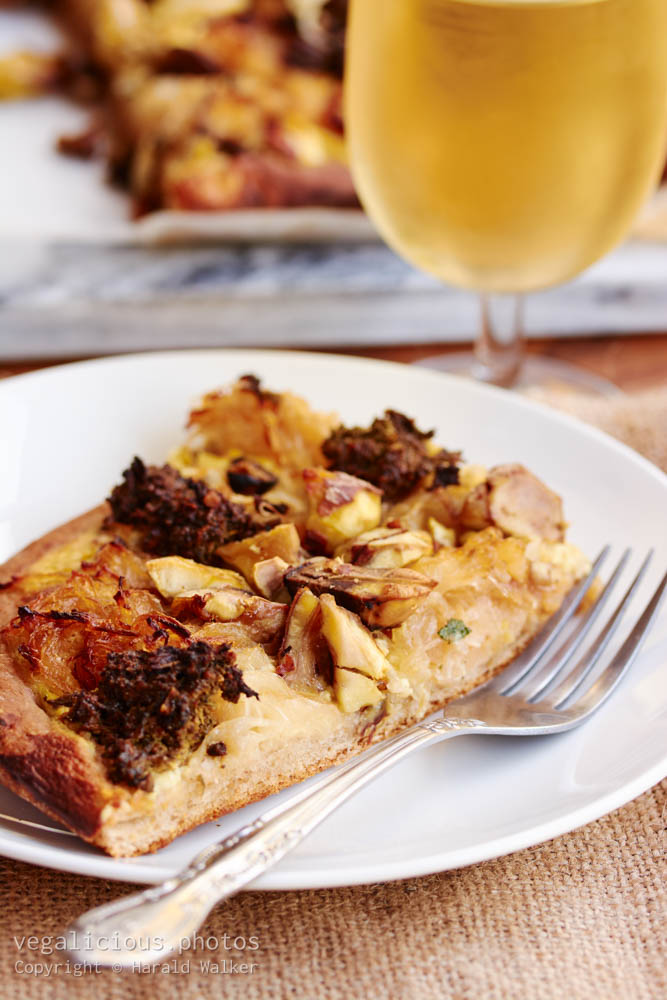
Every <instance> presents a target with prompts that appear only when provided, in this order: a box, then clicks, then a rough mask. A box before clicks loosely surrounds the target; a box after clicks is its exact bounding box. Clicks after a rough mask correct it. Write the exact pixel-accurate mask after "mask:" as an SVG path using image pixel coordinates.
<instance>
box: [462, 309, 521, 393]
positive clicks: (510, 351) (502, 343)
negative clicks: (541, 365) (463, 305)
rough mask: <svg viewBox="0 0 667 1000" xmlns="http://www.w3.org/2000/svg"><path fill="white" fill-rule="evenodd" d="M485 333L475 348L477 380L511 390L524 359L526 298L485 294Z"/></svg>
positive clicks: (482, 331) (483, 314)
mask: <svg viewBox="0 0 667 1000" xmlns="http://www.w3.org/2000/svg"><path fill="white" fill-rule="evenodd" d="M480 305H481V314H482V315H481V321H482V322H481V330H480V333H479V336H478V338H477V340H476V342H475V346H474V355H475V363H474V372H473V374H474V375H475V377H476V378H479V379H481V380H482V381H484V382H492V383H493V384H494V385H501V386H504V387H505V388H508V387H510V386H512V385H514V383H515V382H516V380H517V377H518V375H519V372H520V371H521V363H522V360H523V324H522V307H523V299H522V297H521V296H520V295H503V294H486V293H485V294H482V295H481V296H480Z"/></svg>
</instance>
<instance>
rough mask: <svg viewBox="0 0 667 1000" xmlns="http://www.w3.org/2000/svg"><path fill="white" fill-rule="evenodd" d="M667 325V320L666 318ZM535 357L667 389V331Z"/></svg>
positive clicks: (419, 354) (540, 344)
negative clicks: (563, 362) (666, 386)
mask: <svg viewBox="0 0 667 1000" xmlns="http://www.w3.org/2000/svg"><path fill="white" fill-rule="evenodd" d="M666 321H667V317H666ZM456 350H460V345H458V344H457V345H452V344H427V345H419V344H415V345H409V346H408V345H406V346H401V347H396V346H392V347H385V348H382V347H373V348H364V349H357V350H353V349H349V348H346V349H345V351H344V352H342V353H346V354H357V355H360V356H363V357H370V358H383V359H385V360H388V361H399V362H404V363H410V362H412V361H417V360H419V359H420V358H425V357H428V356H429V355H434V354H444V353H449V352H452V351H456ZM527 351H528V352H529V353H530V354H533V355H537V356H542V357H550V358H557V359H559V360H561V361H569V362H571V363H572V364H575V365H579V366H580V367H583V368H587V369H589V370H590V371H592V372H595V373H596V374H598V375H602V376H604V377H605V378H607V379H609V380H610V381H611V382H614V383H616V385H618V386H619V387H620V388H621V389H624V390H625V391H626V392H639V391H642V390H647V389H652V388H657V387H659V386H665V385H667V332H665V333H657V334H656V333H652V334H646V335H642V334H633V335H632V336H608V337H585V338H580V339H576V340H570V339H549V340H531V341H529V342H528V344H527ZM58 363H60V362H57V361H53V360H50V359H48V358H44V359H41V360H40V361H35V360H34V359H30V360H29V361H28V360H26V361H24V362H21V361H16V362H12V363H0V378H6V377H8V376H11V375H18V374H21V373H23V372H28V371H34V370H35V369H37V368H43V367H47V366H49V365H52V364H58Z"/></svg>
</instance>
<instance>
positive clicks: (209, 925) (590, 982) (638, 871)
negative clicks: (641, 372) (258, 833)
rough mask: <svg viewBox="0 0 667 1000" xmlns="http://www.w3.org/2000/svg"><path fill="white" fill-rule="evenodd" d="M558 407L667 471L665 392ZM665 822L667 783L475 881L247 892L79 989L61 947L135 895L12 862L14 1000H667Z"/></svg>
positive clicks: (5, 960) (4, 950) (5, 977)
mask: <svg viewBox="0 0 667 1000" xmlns="http://www.w3.org/2000/svg"><path fill="white" fill-rule="evenodd" d="M551 402H552V403H554V404H555V405H561V406H563V407H564V408H566V409H568V410H569V411H570V412H574V413H577V414H578V415H580V416H582V417H584V418H585V419H587V420H590V421H591V422H593V423H596V424H598V425H599V426H601V427H603V428H604V429H605V430H606V431H608V432H609V433H612V434H614V435H616V436H617V437H618V438H620V439H622V440H624V441H626V442H627V443H628V444H630V445H632V446H633V447H635V448H637V449H638V450H639V451H642V452H643V453H644V454H645V455H646V457H647V458H649V459H651V460H652V461H654V462H656V464H660V465H662V467H663V468H665V469H667V390H665V391H662V390H659V391H653V392H651V393H645V394H641V395H637V396H633V397H622V398H620V399H618V400H613V401H597V400H584V401H581V400H579V401H575V400H573V399H572V398H567V399H561V398H558V397H553V398H552V399H551ZM666 821H667V781H665V782H663V783H662V784H660V785H658V786H656V787H655V788H653V789H651V790H650V791H649V792H647V793H645V794H644V795H642V796H641V797H640V798H638V799H636V800H635V801H634V802H631V803H629V804H628V805H626V806H624V807H623V808H621V809H619V810H617V811H616V812H614V813H612V814H611V815H609V816H606V817H604V818H603V819H601V820H598V821H597V822H595V823H591V824H589V825H588V826H586V827H583V828H582V829H580V830H576V831H574V832H573V833H570V834H568V835H566V836H563V837H559V838H558V839H557V840H555V841H552V842H550V843H547V844H542V845H539V846H537V847H533V848H531V849H528V850H524V851H521V852H518V853H517V854H514V855H511V856H509V857H505V858H500V859H498V860H495V861H489V862H486V863H484V864H480V865H475V866H472V867H470V868H466V869H463V870H461V871H455V872H445V873H443V874H439V875H432V876H428V877H426V878H420V879H410V880H407V881H404V882H398V883H390V884H386V885H370V886H357V887H351V888H344V889H330V890H318V891H309V892H292V893H258V892H247V893H242V894H241V895H239V896H237V897H236V898H234V899H232V900H230V901H228V902H227V903H225V904H224V905H222V906H219V907H218V908H217V909H216V910H215V911H214V912H213V913H212V914H211V916H210V917H209V919H208V920H207V922H206V924H205V925H204V927H203V928H202V930H201V940H199V941H197V942H196V947H195V948H194V949H191V950H190V951H188V952H184V953H183V954H181V955H180V956H178V957H177V958H176V959H175V960H172V962H171V963H170V964H169V965H168V966H167V970H164V969H155V970H144V971H135V972H132V971H126V972H122V973H121V972H115V971H113V970H111V969H108V970H107V969H105V970H100V971H98V972H96V971H91V972H87V973H85V974H83V975H80V976H77V975H76V974H75V972H74V971H73V970H69V971H68V969H67V968H66V967H64V964H65V962H66V956H65V955H64V954H63V953H62V952H59V951H58V950H55V949H54V950H53V951H51V947H52V946H53V945H56V944H58V941H57V938H56V936H57V935H59V934H62V932H63V930H64V928H65V927H66V926H67V925H68V923H69V922H70V921H71V920H72V919H73V918H74V917H76V916H78V915H79V914H80V913H81V912H82V911H84V910H86V909H89V908H90V907H92V906H96V905H99V904H100V903H102V902H105V901H107V900H110V899H113V898H115V897H116V896H118V895H120V894H122V893H124V892H126V891H131V887H130V886H123V885H119V884H118V883H111V882H107V881H102V880H98V879H86V878H82V877H79V876H75V875H67V874H62V873H58V872H51V871H48V870H46V869H42V868H36V867H32V866H30V865H25V864H20V863H17V862H12V861H3V862H2V863H1V864H2V880H1V882H0V924H1V930H0V969H1V970H2V974H1V975H2V978H1V979H0V984H1V985H0V996H2V997H3V1000H33V998H40V1000H41V998H45V997H47V998H49V1000H61V998H62V1000H77V998H79V997H82V998H83V997H86V998H89V997H91V996H97V997H99V998H104V1000H107V998H108V1000H133V998H151V1000H152V998H154V997H157V996H158V995H163V996H169V997H173V998H181V997H196V998H202V1000H207V998H209V997H211V998H213V997H220V996H226V997H231V998H234V997H243V998H244V1000H273V998H276V1000H278V998H280V1000H283V998H304V1000H310V998H313V1000H320V998H323V1000H355V998H360V1000H361V998H363V1000H376V998H377V1000H384V998H387V1000H431V998H452V1000H467V998H471V1000H473V998H474V1000H487V998H488V1000H508V998H520V1000H541V998H545V1000H552V998H554V1000H556V998H567V1000H580V998H581V1000H657V998H661V997H667V965H666V963H665V954H667V931H666V928H667V888H666V885H665V883H666V881H667V880H666V879H665V876H666V875H667V866H666V865H665V853H664V847H665V826H666ZM32 935H34V940H31V936H32ZM49 936H53V937H54V940H53V941H49ZM45 951H46V952H47V954H45V953H44V952H45ZM57 963H61V966H60V968H59V969H58V968H57ZM207 963H208V964H207Z"/></svg>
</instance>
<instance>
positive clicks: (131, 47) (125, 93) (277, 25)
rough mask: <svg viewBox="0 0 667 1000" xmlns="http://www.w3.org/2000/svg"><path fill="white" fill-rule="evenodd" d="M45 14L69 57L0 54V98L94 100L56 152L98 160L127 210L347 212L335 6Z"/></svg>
mask: <svg viewBox="0 0 667 1000" xmlns="http://www.w3.org/2000/svg"><path fill="white" fill-rule="evenodd" d="M1 5H2V3H1V0H0V6H1ZM7 5H8V4H5V6H7ZM48 9H49V11H50V12H51V13H52V14H53V15H54V16H55V17H56V18H57V19H58V20H59V21H60V22H61V24H62V25H63V27H64V30H65V34H66V37H67V38H68V40H69V51H68V53H67V54H66V56H64V57H63V58H62V59H59V60H54V59H53V58H51V57H47V58H46V59H43V58H42V59H41V61H40V57H39V56H34V57H32V58H31V57H29V56H28V55H27V54H21V55H19V56H18V57H16V58H14V60H13V61H12V58H10V59H8V60H7V59H6V60H3V61H2V65H0V96H2V92H3V90H4V92H5V93H6V94H8V95H11V94H12V93H13V94H14V95H21V94H22V93H23V94H26V93H29V92H30V91H31V90H33V91H39V90H40V89H49V88H52V87H58V86H61V87H64V88H65V89H66V90H67V91H69V92H70V93H71V94H73V95H74V96H75V97H77V98H81V97H84V98H85V99H86V100H90V99H91V98H92V99H93V103H94V106H95V107H96V110H95V112H94V115H93V119H92V121H91V128H90V130H89V131H87V132H86V133H85V134H84V135H80V136H64V137H62V139H61V142H60V148H61V150H62V151H63V152H65V153H68V154H70V155H75V156H91V155H103V156H105V157H106V158H107V160H108V163H109V174H110V177H111V179H113V180H114V181H115V182H117V183H119V184H121V185H122V186H124V187H126V188H128V189H129V191H130V192H131V195H132V204H133V213H134V214H135V215H137V216H139V215H142V214H145V213H146V212H150V211H154V210H157V209H180V210H197V211H199V210H201V211H206V210H208V211H215V210H226V209H238V208H250V207H274V208H280V207H290V206H308V205H311V206H316V205H320V206H339V207H355V206H357V204H358V202H357V199H356V196H355V193H354V188H353V186H352V181H351V177H350V174H349V171H348V169H347V166H346V162H345V152H344V142H343V124H342V112H341V76H342V63H343V35H344V27H345V16H346V0H329V2H321V0H315V2H313V0H154V2H152V3H147V2H146V0H53V2H52V3H50V4H48ZM12 74H13V75H14V80H12Z"/></svg>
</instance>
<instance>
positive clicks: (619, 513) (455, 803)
mask: <svg viewBox="0 0 667 1000" xmlns="http://www.w3.org/2000/svg"><path fill="white" fill-rule="evenodd" d="M248 371H252V372H255V373H257V374H258V375H260V376H261V377H263V378H264V379H265V380H266V383H267V384H268V385H269V386H270V387H272V388H275V389H278V390H280V389H287V388H289V389H292V390H294V391H296V392H298V393H301V394H302V395H304V396H306V397H307V398H308V399H309V400H310V402H311V403H312V404H314V405H315V406H317V407H319V408H321V409H336V410H338V411H339V412H340V413H341V415H342V416H343V418H344V419H345V421H347V422H350V421H354V422H367V421H368V420H369V418H371V417H372V416H374V415H376V414H378V413H379V412H381V411H382V410H383V409H384V408H385V407H387V406H393V407H395V408H400V409H402V410H404V411H405V412H407V413H408V414H410V415H412V416H415V417H416V418H417V419H418V421H419V423H420V425H421V426H423V427H436V428H437V431H438V438H439V440H440V441H441V442H442V443H443V444H444V445H446V446H448V447H451V448H463V450H464V452H465V455H466V457H467V458H468V459H469V460H472V461H479V462H483V463H487V464H493V463H497V462H501V461H508V460H518V461H521V462H524V463H525V464H526V465H528V466H529V467H530V468H531V469H532V470H533V471H534V472H535V473H537V474H538V475H539V476H541V477H543V478H544V479H545V480H546V481H547V483H549V485H550V486H552V487H553V488H554V489H556V490H557V491H558V492H559V493H560V494H562V496H563V497H564V499H565V504H566V512H567V516H568V519H569V521H570V523H571V532H570V535H571V538H572V539H573V540H574V541H575V542H577V543H578V544H579V545H580V546H582V547H583V548H584V549H585V550H586V551H587V552H588V553H589V554H593V553H596V552H597V550H598V549H599V548H600V547H601V546H602V544H603V543H604V542H606V541H611V542H612V543H613V545H614V549H615V553H614V554H618V553H619V552H620V549H621V548H622V547H624V546H625V545H628V544H631V545H632V546H633V547H634V549H635V558H634V560H633V566H636V565H637V563H638V561H639V558H640V555H642V554H643V553H644V552H645V550H646V549H648V548H649V547H650V546H655V547H656V549H657V552H656V558H655V559H654V561H653V566H652V570H651V572H650V574H649V579H648V580H647V581H646V582H645V584H644V585H643V586H642V588H641V590H640V592H639V594H638V596H637V599H636V601H635V602H634V604H633V606H632V608H631V610H630V613H629V615H628V621H632V620H633V619H634V618H635V617H636V615H637V612H638V609H639V608H640V607H641V606H643V603H645V601H646V600H647V597H648V595H649V594H650V592H651V591H652V589H653V588H654V587H655V585H656V584H657V581H658V579H659V577H660V575H661V572H662V570H661V567H662V568H664V565H665V562H667V539H666V538H665V511H666V510H667V480H666V479H665V477H664V476H663V475H662V474H661V473H660V472H659V471H658V470H657V469H655V468H654V467H653V466H651V465H650V464H649V463H648V462H645V461H644V460H642V459H641V458H639V457H638V456H637V455H636V454H635V453H634V452H631V451H630V450H629V449H627V448H625V447H623V446H621V445H620V444H618V443H616V442H614V441H613V440H612V439H611V438H608V437H606V436H605V435H603V434H601V433H599V432H597V431H595V430H592V429H590V428H588V427H586V426H584V425H583V424H580V423H579V422H577V421H575V420H572V419H570V418H567V417H564V416H560V415H559V414H557V413H555V412H552V411H551V410H548V409H546V408H542V407H539V406H537V405H535V404H532V403H528V402H526V401H525V400H524V399H522V398H520V397H518V396H515V395H512V394H510V393H506V392H503V391H500V390H495V389H489V388H486V387H483V386H478V385H474V384H471V383H468V382H465V381H459V380H457V379H455V378H452V377H446V376H443V375H439V374H436V373H433V372H429V371H425V370H422V369H417V368H407V367H402V366H399V365H391V364H385V363H382V362H374V361H362V360H357V359H352V358H339V357H329V356H323V355H307V354H296V353H287V352H284V353H282V352H276V353H271V352H248V351H245V352H244V351H229V352H224V351H217V352H216V351H206V352H195V351H190V352H183V353H176V352H174V353H162V354H148V355H135V356H131V357H120V358H114V359H109V360H102V361H92V362H85V363H82V364H75V365H70V366H66V367H63V368H54V369H50V370H46V371H42V372H38V373H36V374H32V375H27V376H22V377H19V378H14V379H11V380H8V381H6V382H4V383H0V427H2V428H3V433H2V437H1V439H0V469H1V470H2V475H1V476H0V561H1V560H2V559H4V558H6V557H8V556H9V555H10V554H11V553H13V552H14V551H16V550H17V549H18V548H20V547H21V546H22V545H24V544H25V543H27V542H28V541H30V540H31V539H32V538H34V537H36V536H38V535H41V534H42V533H43V532H45V531H47V530H48V529H50V528H52V527H54V526H55V525H57V524H58V523H59V522H61V521H64V520H66V519H68V518H70V517H72V516H74V515H76V514H78V513H80V512H81V511H84V510H86V509H87V508H89V507H92V506H93V505H94V504H96V503H97V502H98V501H99V499H100V497H102V496H104V495H105V494H106V493H107V492H108V490H109V489H110V487H111V486H112V485H113V484H114V483H115V482H116V481H117V480H118V478H119V475H120V472H121V470H122V469H124V468H125V466H126V465H127V464H128V462H129V460H130V459H131V458H132V456H133V455H134V454H135V453H138V454H140V455H142V456H143V457H144V458H145V459H147V460H149V461H160V460H161V459H163V458H164V456H165V454H166V452H167V450H168V449H169V448H170V446H171V445H172V443H173V442H174V441H175V440H177V439H178V437H179V434H180V433H181V428H182V426H183V421H184V416H185V414H186V412H187V410H188V408H189V406H190V404H191V402H192V401H193V400H194V399H195V398H196V397H197V396H198V395H199V394H200V393H201V392H203V391H205V390H207V389H210V388H213V387H215V386H217V385H221V384H224V383H227V382H229V381H231V380H233V379H234V378H235V377H236V376H237V375H239V374H242V373H244V372H248ZM618 642H620V639H619V640H618ZM617 644H618V643H617ZM617 644H616V645H617ZM666 668H667V607H665V609H664V611H663V614H662V616H661V618H660V620H659V622H658V624H657V625H656V627H655V628H654V630H653V632H652V633H651V635H650V636H649V638H648V640H647V641H646V643H645V646H644V648H643V651H642V653H641V655H640V657H639V658H638V660H637V662H636V664H635V666H634V667H633V669H632V672H631V674H630V676H629V677H628V678H627V679H626V680H625V681H624V683H623V684H622V685H621V686H620V688H619V689H618V690H617V691H616V693H615V694H614V695H613V697H612V698H611V699H610V701H609V702H608V703H607V704H606V705H605V706H604V707H603V709H602V710H601V711H600V712H599V713H598V714H597V715H596V716H595V717H594V718H593V719H592V720H591V721H589V722H588V723H587V724H586V725H585V726H584V727H583V728H581V729H579V730H575V731H573V732H571V733H567V734H564V735H561V736H553V737H547V738H542V739H531V740H526V739H524V740H521V739H520V738H516V739H508V738H500V737H468V738H466V739H465V740H455V741H453V742H451V743H447V744H442V745H440V746H436V747H433V748H431V749H428V750H425V751H422V752H421V753H420V754H418V755H417V756H414V757H412V758H410V759H408V760H406V761H405V762H403V763H402V764H400V765H399V766H398V767H396V768H394V770H393V771H391V772H390V773H389V774H387V775H385V776H383V777H382V778H380V779H379V780H378V781H377V782H375V784H373V785H371V786H370V787H369V788H368V789H366V790H365V791H364V792H362V793H361V794H360V795H359V796H357V797H356V798H354V799H353V800H351V801H350V802H349V803H348V804H346V805H345V806H344V807H343V808H342V809H341V810H339V812H337V813H336V814H334V815H333V816H332V817H331V818H329V819H328V820H327V821H326V822H325V823H324V824H323V825H322V826H321V827H319V829H318V830H316V831H315V832H314V833H313V834H312V835H311V836H310V837H309V838H308V840H306V842H305V843H304V844H303V845H301V847H299V848H298V849H297V850H296V851H295V852H294V853H293V854H292V855H290V856H288V857H287V858H286V859H285V860H284V861H283V862H282V863H281V864H280V865H279V866H278V867H277V868H275V869H274V870H273V871H270V872H268V873H267V874H266V875H265V876H263V877H262V878H261V879H260V880H258V882H257V883H256V887H257V888H264V889H296V888H307V887H320V886H331V885H343V884H352V883H360V882H375V881H381V880H385V879H394V878H404V877H408V876H413V875H421V874H425V873H428V872H433V871H439V870H443V869H446V868H455V867H459V866H462V865H467V864H471V863H472V862H477V861H482V860H484V859H487V858H492V857H496V856H498V855H501V854H505V853H508V852H511V851H515V850H518V849H519V848H523V847H526V846H529V845H532V844H536V843H539V842H541V841H543V840H547V839H549V838H551V837H555V836H556V835H558V834H561V833H564V832H566V831H568V830H572V829H573V828H575V827H577V826H579V825H581V824H583V823H587V822H589V821H590V820H593V819H595V818H597V817H598V816H601V815H603V814H604V813H606V812H608V811H609V810H611V809H614V808H616V807H617V806H619V805H621V804H622V803H624V802H627V801H628V800H630V799H631V798H633V797H634V796H636V795H639V794H640V793H641V792H643V791H644V790H645V789H647V788H649V787H650V786H651V785H652V784H654V783H655V782H657V781H658V780H660V779H661V778H662V777H663V776H664V775H665V774H666V773H667V736H666V733H667V669H666ZM281 794H282V795H283V796H286V795H289V794H290V792H289V791H287V792H283V793H281ZM263 807H264V805H263V804H256V805H254V806H250V807H248V808H247V809H244V810H242V811H241V812H239V813H236V814H234V815H232V816H228V817H225V818H224V819H222V820H221V821H220V822H218V823H210V824H208V825H206V826H204V827H200V828H199V829H198V830H195V831H193V832H192V833H189V834H187V835H185V836H183V837H180V838H179V839H178V840H177V841H175V842H174V843H173V844H171V845H170V846H169V847H167V848H164V849H163V850H161V851H158V852H157V853H156V854H153V855H151V856H148V857H143V858H137V859H134V860H129V861H123V860H113V859H110V858H107V857H105V856H103V855H101V854H100V853H99V852H98V851H96V850H95V849H93V848H91V847H89V846H87V845H85V844H83V843H82V842H80V841H79V840H77V839H76V838H73V837H71V836H67V835H65V834H64V833H57V832H55V833H48V832H45V831H39V830H37V829H34V830H31V829H30V828H27V827H21V826H19V825H17V824H14V823H11V822H7V821H2V823H1V824H0V852H2V853H4V854H5V855H7V856H10V857H14V858H20V859H22V860H25V861H31V862H34V863H37V864H41V865H46V866H49V867H52V868H58V869H63V870H67V871H75V872H81V873H83V874H88V875H97V876H101V877H104V878H112V879H127V880H128V881H133V882H157V881H159V880H161V879H164V878H166V877H168V876H170V875H172V874H173V873H174V872H176V871H177V870H178V869H179V868H181V867H182V866H183V865H185V864H186V863H187V862H188V861H189V860H190V859H191V858H192V856H193V855H194V854H195V853H196V852H197V851H198V850H200V849H201V848H202V847H203V846H205V845H207V844H210V843H211V842H213V841H215V840H216V839H217V838H219V837H221V836H222V835H223V834H228V833H230V832H231V831H232V830H234V829H235V828H236V827H238V826H239V825H240V824H241V823H242V822H245V821H247V820H248V819H250V818H252V817H253V816H255V815H256V814H257V813H258V812H259V811H260V810H261V809H262V808H263ZM0 812H2V813H5V814H8V815H11V816H16V817H20V818H24V819H30V820H33V821H35V822H38V823H39V822H43V823H49V822H50V821H49V820H45V819H44V817H43V816H41V814H39V813H38V812H37V811H36V810H34V809H32V808H31V807H30V806H27V805H25V804H23V803H22V802H21V801H20V800H19V799H18V798H16V797H15V796H13V795H11V794H10V793H7V792H3V793H2V798H1V801H0Z"/></svg>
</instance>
